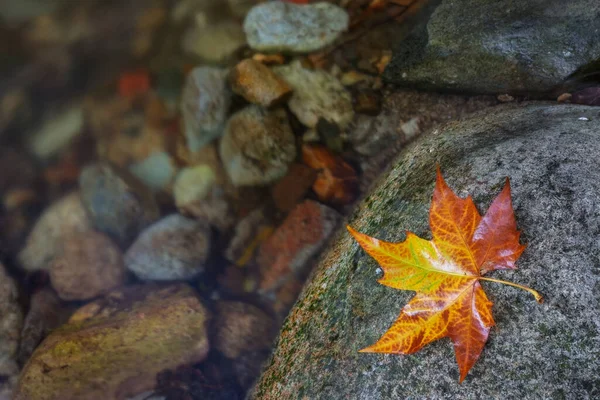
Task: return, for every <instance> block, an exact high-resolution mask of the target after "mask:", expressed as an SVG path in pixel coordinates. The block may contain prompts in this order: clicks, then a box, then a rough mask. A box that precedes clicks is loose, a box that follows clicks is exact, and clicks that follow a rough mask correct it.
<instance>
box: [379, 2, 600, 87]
mask: <svg viewBox="0 0 600 400" xmlns="http://www.w3.org/2000/svg"><path fill="white" fill-rule="evenodd" d="M599 32H600V2H598V1H597V0H569V1H564V0H527V1H515V0H443V1H442V2H441V4H440V5H439V6H438V7H437V8H436V10H435V12H434V13H433V15H432V17H431V19H430V20H429V22H428V24H427V26H426V27H424V26H423V27H422V28H420V29H417V30H415V32H413V34H412V35H411V36H410V38H408V39H407V40H406V41H404V42H403V43H401V44H400V45H399V46H398V48H397V49H395V52H394V57H393V59H392V62H391V63H390V64H389V65H388V67H387V69H386V71H385V74H384V78H385V79H387V80H388V81H391V82H394V83H399V84H401V85H408V86H414V87H418V88H422V89H435V90H457V91H461V92H465V91H467V92H475V93H490V94H497V93H511V94H520V93H523V94H536V95H543V94H547V93H548V92H550V91H552V90H553V89H554V88H555V87H556V86H557V85H559V84H561V83H563V81H564V80H565V79H567V78H568V77H569V76H570V75H571V74H573V73H575V72H576V71H577V70H578V69H580V68H582V67H585V66H587V65H588V64H590V63H593V62H596V61H598V59H600V40H599V35H600V33H599ZM596 69H597V68H596Z"/></svg>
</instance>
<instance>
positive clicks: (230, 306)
mask: <svg viewBox="0 0 600 400" xmlns="http://www.w3.org/2000/svg"><path fill="white" fill-rule="evenodd" d="M216 309H217V313H216V317H215V319H216V320H215V332H214V333H215V335H214V340H213V343H214V346H215V348H216V349H217V350H219V351H220V352H221V353H223V355H224V356H226V357H228V358H232V359H233V358H237V357H239V356H240V355H242V354H243V353H245V352H249V351H256V350H261V349H265V348H268V347H269V346H270V345H271V341H272V340H273V338H274V335H275V325H274V320H273V319H272V318H271V317H269V315H267V314H266V313H265V312H264V311H262V310H260V309H259V308H258V307H255V306H253V305H251V304H247V303H242V302H239V301H220V302H219V303H217V306H216Z"/></svg>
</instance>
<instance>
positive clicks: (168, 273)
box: [125, 214, 211, 281]
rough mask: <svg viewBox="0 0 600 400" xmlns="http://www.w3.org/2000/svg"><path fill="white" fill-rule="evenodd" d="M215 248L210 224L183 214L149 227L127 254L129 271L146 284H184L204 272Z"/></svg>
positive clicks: (126, 261) (126, 260) (166, 218)
mask: <svg viewBox="0 0 600 400" xmlns="http://www.w3.org/2000/svg"><path fill="white" fill-rule="evenodd" d="M210 244H211V232H210V228H209V226H208V224H207V223H206V222H204V221H197V220H193V219H189V218H186V217H184V216H182V215H180V214H173V215H170V216H167V217H165V218H163V219H161V220H160V221H158V222H156V223H155V224H153V225H152V226H150V227H148V228H147V229H146V230H145V231H144V232H142V234H141V235H140V236H139V237H138V239H137V240H136V241H135V242H134V243H133V244H132V245H131V247H130V248H129V250H127V253H126V254H125V265H126V266H127V268H128V269H129V270H130V271H131V272H133V273H134V274H136V276H137V277H138V278H140V279H143V280H158V281H168V280H184V279H190V278H193V277H194V276H196V275H198V274H199V273H201V272H203V271H204V268H205V263H206V260H207V259H208V256H209V252H210Z"/></svg>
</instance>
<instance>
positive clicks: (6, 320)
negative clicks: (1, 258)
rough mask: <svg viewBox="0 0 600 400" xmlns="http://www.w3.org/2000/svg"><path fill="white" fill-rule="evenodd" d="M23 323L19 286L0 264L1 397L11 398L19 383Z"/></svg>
mask: <svg viewBox="0 0 600 400" xmlns="http://www.w3.org/2000/svg"><path fill="white" fill-rule="evenodd" d="M22 325H23V314H22V311H21V308H20V307H19V302H18V293H17V286H16V284H15V282H14V281H13V279H12V278H11V277H10V276H9V275H8V274H7V273H6V270H5V269H4V265H2V264H0V399H10V398H11V393H12V389H13V387H14V385H15V384H16V383H17V378H18V376H19V367H18V366H17V361H16V357H17V347H18V346H19V336H20V333H21V326H22Z"/></svg>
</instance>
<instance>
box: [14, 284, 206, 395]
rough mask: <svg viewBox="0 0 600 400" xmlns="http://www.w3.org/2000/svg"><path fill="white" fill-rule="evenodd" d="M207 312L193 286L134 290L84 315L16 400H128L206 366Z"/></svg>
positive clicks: (55, 343) (52, 339)
mask: <svg viewBox="0 0 600 400" xmlns="http://www.w3.org/2000/svg"><path fill="white" fill-rule="evenodd" d="M208 319H209V313H208V311H207V310H206V309H205V308H204V306H203V305H202V303H201V302H200V301H199V300H198V298H197V297H196V294H195V292H194V291H193V290H192V289H191V288H190V287H189V286H187V285H184V284H179V285H174V286H167V287H160V286H155V285H149V286H136V287H132V288H128V289H127V290H123V291H115V292H112V293H111V294H110V295H109V296H107V297H106V298H105V299H101V300H97V301H95V302H92V303H89V304H88V305H86V306H84V307H83V308H81V309H79V310H78V311H77V312H76V313H75V314H74V315H73V316H72V317H71V319H70V322H69V323H68V324H66V325H64V326H63V327H61V328H60V329H58V330H56V331H54V332H52V334H50V336H48V337H47V338H46V339H45V340H44V342H43V343H42V344H41V345H40V347H38V349H36V351H35V353H34V354H33V356H32V358H31V359H30V360H29V362H28V363H27V365H26V366H25V367H24V369H23V373H22V375H21V378H20V381H19V386H18V389H17V390H16V392H15V399H16V400H22V399H23V400H25V399H27V400H36V399H57V398H60V399H73V400H74V399H90V400H92V399H100V398H102V399H125V398H127V397H129V396H133V395H135V394H137V393H140V392H143V391H145V390H149V389H152V388H153V387H154V386H155V384H156V381H155V379H156V374H157V373H158V372H160V371H162V370H163V369H167V368H174V367H176V366H178V365H180V364H186V363H194V362H199V361H202V360H203V359H204V358H205V357H206V354H207V353H208V346H209V345H208V338H207V327H206V324H207V321H208Z"/></svg>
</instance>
